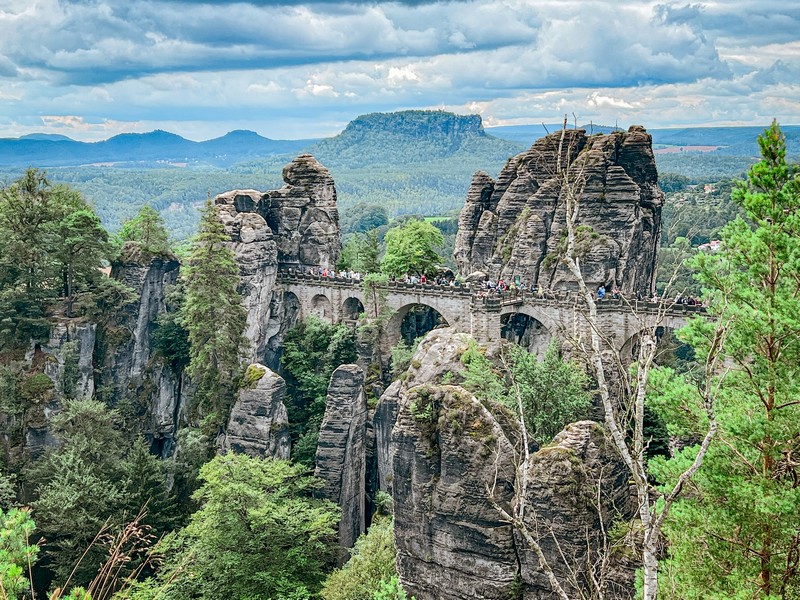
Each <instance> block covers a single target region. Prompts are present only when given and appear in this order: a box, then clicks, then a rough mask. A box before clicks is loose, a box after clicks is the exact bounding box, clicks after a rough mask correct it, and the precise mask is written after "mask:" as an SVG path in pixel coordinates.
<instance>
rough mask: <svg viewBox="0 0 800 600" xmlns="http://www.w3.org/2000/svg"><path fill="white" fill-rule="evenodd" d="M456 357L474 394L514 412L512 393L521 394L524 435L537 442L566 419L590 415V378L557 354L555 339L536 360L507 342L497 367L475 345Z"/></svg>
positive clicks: (550, 436)
mask: <svg viewBox="0 0 800 600" xmlns="http://www.w3.org/2000/svg"><path fill="white" fill-rule="evenodd" d="M461 361H462V362H463V363H464V365H465V366H466V367H467V368H466V372H465V374H464V383H463V385H464V387H465V388H466V389H468V390H469V391H471V392H472V393H474V394H475V395H476V396H477V397H478V398H479V399H481V400H489V401H492V402H500V403H501V404H504V405H506V406H508V407H509V408H511V409H512V410H515V411H516V410H517V396H516V394H517V393H519V394H520V396H521V398H522V409H523V416H524V419H525V425H526V426H527V429H528V436H529V438H530V439H531V440H533V441H535V442H536V443H537V444H538V445H540V446H542V445H544V444H547V443H548V442H549V441H550V440H552V439H553V437H554V436H555V435H556V434H557V433H558V432H560V431H561V430H562V429H563V428H564V426H565V425H566V424H567V423H571V422H573V421H579V420H581V419H583V418H586V417H587V416H588V414H589V410H590V408H591V397H590V395H589V393H588V391H587V388H588V385H589V379H588V377H587V376H586V373H585V371H584V370H583V368H582V367H581V366H580V365H578V364H577V363H575V362H572V361H565V360H564V359H563V358H562V356H561V353H560V351H559V348H558V346H557V345H556V343H552V344H551V345H550V346H549V347H548V349H547V352H546V354H545V356H544V358H543V359H542V360H541V361H540V360H538V359H537V358H536V355H535V354H530V353H529V352H528V351H527V350H525V349H524V348H521V347H519V346H510V347H509V348H508V358H507V360H504V361H503V368H501V369H498V368H497V367H496V366H495V365H494V364H492V362H491V361H489V359H487V358H486V357H485V356H484V355H483V354H482V353H481V351H480V350H479V349H478V347H477V345H472V346H470V347H469V348H468V349H467V351H465V352H464V353H463V354H462V356H461Z"/></svg>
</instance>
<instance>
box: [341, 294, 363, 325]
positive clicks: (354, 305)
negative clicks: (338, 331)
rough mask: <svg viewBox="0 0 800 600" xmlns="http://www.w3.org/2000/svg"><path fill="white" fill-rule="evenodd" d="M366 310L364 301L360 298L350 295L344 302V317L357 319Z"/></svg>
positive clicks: (350, 319) (347, 319) (348, 319)
mask: <svg viewBox="0 0 800 600" xmlns="http://www.w3.org/2000/svg"><path fill="white" fill-rule="evenodd" d="M363 312H364V303H363V302H361V299H360V298H357V297H355V296H350V297H348V298H345V301H344V302H343V303H342V319H344V320H346V321H355V320H357V319H358V317H359V315H361V314H362V313H363Z"/></svg>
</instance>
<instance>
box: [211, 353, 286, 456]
mask: <svg viewBox="0 0 800 600" xmlns="http://www.w3.org/2000/svg"><path fill="white" fill-rule="evenodd" d="M254 369H255V370H258V371H261V372H262V373H263V375H262V376H261V379H259V380H258V382H257V383H256V384H255V386H254V387H253V388H250V389H241V390H239V396H238V398H237V399H236V402H235V403H234V405H233V408H232V409H231V416H230V418H229V419H228V427H227V430H226V432H225V438H224V440H222V448H223V449H224V450H230V451H232V452H237V453H241V454H247V455H249V456H257V457H262V458H264V457H269V458H280V459H283V460H288V459H289V452H290V450H291V440H290V437H289V418H288V416H287V414H286V406H284V404H283V399H284V398H285V397H286V382H285V381H284V380H283V378H282V377H281V376H280V375H278V374H276V373H273V372H272V371H270V370H269V369H268V368H267V367H265V366H264V365H258V364H255V365H250V367H249V368H248V371H251V370H254Z"/></svg>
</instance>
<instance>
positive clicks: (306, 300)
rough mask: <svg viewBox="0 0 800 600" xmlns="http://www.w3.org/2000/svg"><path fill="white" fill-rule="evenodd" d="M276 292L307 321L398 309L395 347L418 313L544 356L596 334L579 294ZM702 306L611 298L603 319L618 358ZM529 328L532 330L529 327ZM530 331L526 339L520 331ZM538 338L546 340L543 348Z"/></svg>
mask: <svg viewBox="0 0 800 600" xmlns="http://www.w3.org/2000/svg"><path fill="white" fill-rule="evenodd" d="M276 287H278V288H280V289H282V291H283V294H284V297H285V298H286V297H287V296H288V297H291V296H294V297H295V298H296V304H297V306H298V307H299V315H298V316H299V317H300V318H305V317H308V316H310V315H316V316H318V317H319V318H321V319H324V320H326V321H329V322H332V323H339V322H348V321H349V322H355V321H356V319H358V317H359V315H360V314H361V313H364V314H365V316H366V318H367V319H370V318H374V316H376V315H377V312H378V310H379V307H377V306H376V302H383V303H385V305H386V306H388V308H390V309H391V310H392V317H391V318H390V321H389V323H388V325H387V333H388V334H389V337H390V340H391V341H392V342H394V341H396V340H397V339H399V337H400V324H401V322H402V320H403V318H404V317H405V316H406V315H407V314H408V312H409V311H410V310H411V309H412V308H414V307H418V306H421V307H428V308H432V309H433V310H435V311H436V312H437V313H439V315H441V317H442V319H443V320H444V321H445V322H446V323H447V325H449V326H450V327H453V328H455V329H456V330H457V331H462V332H464V333H469V334H471V335H472V336H473V337H475V338H476V339H477V340H478V341H481V342H489V341H492V340H497V339H499V338H500V337H506V338H508V339H515V338H518V339H516V341H520V339H521V338H523V337H524V336H528V337H527V340H528V344H527V345H528V346H529V347H530V348H531V349H532V350H534V351H537V352H541V351H543V349H544V348H546V346H547V343H549V340H550V339H552V338H553V337H555V338H558V339H562V340H566V339H568V338H574V337H576V336H579V335H580V336H584V335H588V333H589V329H588V322H587V320H586V318H585V317H584V311H583V310H582V306H583V303H582V302H581V301H580V298H579V297H578V295H577V293H575V292H570V291H559V292H554V293H548V294H546V295H544V296H542V297H540V296H538V295H537V294H534V293H531V292H513V291H509V292H505V293H504V294H503V295H494V294H493V295H490V296H482V295H480V294H478V293H476V291H477V290H475V289H474V288H470V287H469V286H466V285H463V286H455V287H454V286H440V285H434V284H411V283H404V282H395V281H390V282H387V283H386V284H385V285H382V286H379V287H378V288H377V289H378V291H377V293H376V294H375V296H376V297H371V296H372V294H366V293H365V291H364V288H363V286H362V284H361V282H359V281H355V280H352V279H344V278H338V277H322V276H317V275H311V274H306V273H299V272H295V271H281V272H279V273H278V277H277V281H276ZM703 310H704V309H703V308H702V307H700V306H688V305H682V304H675V305H672V306H670V307H665V306H664V305H662V304H659V303H654V302H634V303H632V304H631V305H630V306H629V305H628V304H627V303H626V302H625V301H624V300H614V299H604V300H602V301H601V302H598V305H597V312H598V321H599V326H600V329H601V332H602V333H603V335H604V336H605V337H606V338H607V339H608V340H609V342H610V343H611V344H612V345H613V346H614V348H615V349H616V350H617V351H621V352H622V351H624V349H625V348H626V346H628V347H629V346H630V345H631V343H632V342H633V341H635V340H636V338H637V336H638V335H639V333H640V332H642V331H643V330H645V329H649V328H651V327H653V326H658V327H663V328H664V329H665V330H675V329H679V328H680V327H683V326H684V325H686V324H687V323H688V320H689V318H690V317H691V316H693V315H695V314H698V313H702V312H703ZM521 324H524V325H521ZM520 328H524V329H525V331H524V332H520V331H519V329H520ZM537 339H538V340H539V341H538V342H537Z"/></svg>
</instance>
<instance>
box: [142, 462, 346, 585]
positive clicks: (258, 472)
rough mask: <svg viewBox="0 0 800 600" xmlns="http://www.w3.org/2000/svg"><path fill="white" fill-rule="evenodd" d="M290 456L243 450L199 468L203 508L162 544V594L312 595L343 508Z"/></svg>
mask: <svg viewBox="0 0 800 600" xmlns="http://www.w3.org/2000/svg"><path fill="white" fill-rule="evenodd" d="M305 472H306V468H305V467H304V466H302V465H296V464H292V463H290V462H288V461H281V460H273V459H260V458H251V457H249V456H245V455H241V454H226V455H220V456H216V457H214V458H213V459H212V460H211V461H210V462H208V463H207V464H205V465H204V466H203V467H202V469H201V470H200V480H201V481H202V486H201V487H200V489H199V490H197V492H196V493H195V500H196V501H197V502H199V503H200V505H201V507H200V509H199V510H198V511H197V512H196V513H194V514H193V515H192V516H191V518H190V521H189V524H188V525H187V526H186V527H185V528H184V529H182V530H181V531H179V532H177V533H176V534H173V535H171V536H169V537H168V538H166V539H165V540H164V541H163V542H162V543H161V544H160V550H161V552H162V553H163V555H164V557H165V561H166V564H165V567H164V569H163V570H162V573H161V581H162V583H164V584H165V587H164V589H162V590H160V591H159V593H158V594H157V596H158V597H159V598H163V599H164V600H183V599H189V598H204V599H205V600H229V599H230V598H249V599H251V600H259V599H263V600H269V599H272V598H284V599H286V600H301V599H303V600H304V599H307V598H310V597H312V596H314V595H316V594H317V592H318V591H319V589H320V587H321V585H322V582H323V580H324V573H325V570H326V569H327V568H329V567H330V565H331V564H332V562H333V560H334V557H335V555H336V547H337V546H336V527H337V522H338V518H339V514H338V509H337V508H336V506H335V505H333V504H332V503H330V502H328V501H325V500H315V499H313V498H312V497H311V495H310V492H311V491H312V490H313V489H315V487H316V485H317V480H315V479H313V478H311V477H307V476H305Z"/></svg>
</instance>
